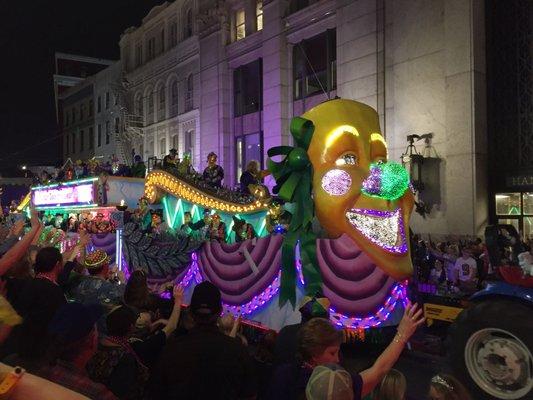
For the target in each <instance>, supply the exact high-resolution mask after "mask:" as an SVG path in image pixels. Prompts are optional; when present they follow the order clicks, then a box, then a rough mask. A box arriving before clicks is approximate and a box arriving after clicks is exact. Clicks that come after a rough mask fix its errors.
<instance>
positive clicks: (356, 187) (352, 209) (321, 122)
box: [302, 99, 414, 280]
mask: <svg viewBox="0 0 533 400" xmlns="http://www.w3.org/2000/svg"><path fill="white" fill-rule="evenodd" d="M302 118H305V119H307V120H310V121H311V122H312V123H313V125H314V132H313V136H312V139H311V141H310V144H309V148H308V150H307V153H308V156H309V159H310V162H311V164H312V166H313V180H312V182H313V196H314V203H315V212H316V216H317V218H318V220H319V221H320V224H321V225H322V227H323V228H324V229H325V230H326V232H327V233H328V235H329V236H330V237H332V238H336V237H340V236H341V235H342V234H346V235H348V236H349V237H350V238H351V239H352V240H353V241H354V242H355V243H356V244H357V245H358V246H359V247H360V248H361V249H362V250H363V251H364V252H365V253H367V254H368V255H369V257H370V258H371V259H372V260H373V261H374V262H375V263H376V265H378V266H379V267H380V268H382V269H383V270H384V271H385V272H386V273H387V274H388V275H390V276H392V277H393V278H395V279H397V280H400V279H405V278H407V277H409V276H410V275H411V274H412V264H411V258H410V255H409V243H408V229H409V228H408V223H409V217H410V215H411V211H412V208H413V204H414V198H413V194H412V193H411V191H410V190H409V177H408V174H407V171H406V170H405V169H404V168H403V167H402V166H401V165H398V164H395V163H389V162H387V147H386V144H385V140H384V138H383V136H382V135H381V131H380V129H379V120H378V114H377V113H376V111H374V110H373V109H372V108H371V107H369V106H367V105H364V104H362V103H358V102H356V101H351V100H342V99H337V100H332V101H328V102H325V103H322V104H320V105H318V106H317V107H315V108H313V109H311V110H310V111H308V112H307V113H306V114H304V115H302Z"/></svg>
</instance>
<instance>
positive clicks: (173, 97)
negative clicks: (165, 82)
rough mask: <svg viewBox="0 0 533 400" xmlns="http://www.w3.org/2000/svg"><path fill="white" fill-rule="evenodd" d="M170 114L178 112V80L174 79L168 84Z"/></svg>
mask: <svg viewBox="0 0 533 400" xmlns="http://www.w3.org/2000/svg"><path fill="white" fill-rule="evenodd" d="M170 114H171V115H172V116H174V115H177V114H178V81H177V80H174V81H173V82H172V83H171V84H170Z"/></svg>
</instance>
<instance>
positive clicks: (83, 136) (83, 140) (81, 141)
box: [80, 129, 85, 152]
mask: <svg viewBox="0 0 533 400" xmlns="http://www.w3.org/2000/svg"><path fill="white" fill-rule="evenodd" d="M84 146H85V132H84V130H83V129H82V130H81V131H80V152H82V151H83V147H84Z"/></svg>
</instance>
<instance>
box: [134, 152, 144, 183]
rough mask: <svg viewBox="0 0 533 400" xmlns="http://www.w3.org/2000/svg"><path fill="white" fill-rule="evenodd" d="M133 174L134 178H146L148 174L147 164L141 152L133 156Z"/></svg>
mask: <svg viewBox="0 0 533 400" xmlns="http://www.w3.org/2000/svg"><path fill="white" fill-rule="evenodd" d="M131 176H132V177H134V178H144V177H145V176H146V165H145V164H144V161H143V160H142V158H141V156H140V155H139V154H137V155H135V157H133V165H132V166H131Z"/></svg>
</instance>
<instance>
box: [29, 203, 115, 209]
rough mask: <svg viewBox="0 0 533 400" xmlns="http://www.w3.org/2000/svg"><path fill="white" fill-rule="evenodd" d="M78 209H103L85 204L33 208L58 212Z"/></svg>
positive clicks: (95, 205) (96, 205)
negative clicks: (56, 210)
mask: <svg viewBox="0 0 533 400" xmlns="http://www.w3.org/2000/svg"><path fill="white" fill-rule="evenodd" d="M78 208H104V207H99V206H98V204H85V205H72V206H68V205H64V206H61V205H59V206H41V207H35V209H36V210H53V209H58V210H76V209H78ZM107 208H115V207H107Z"/></svg>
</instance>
